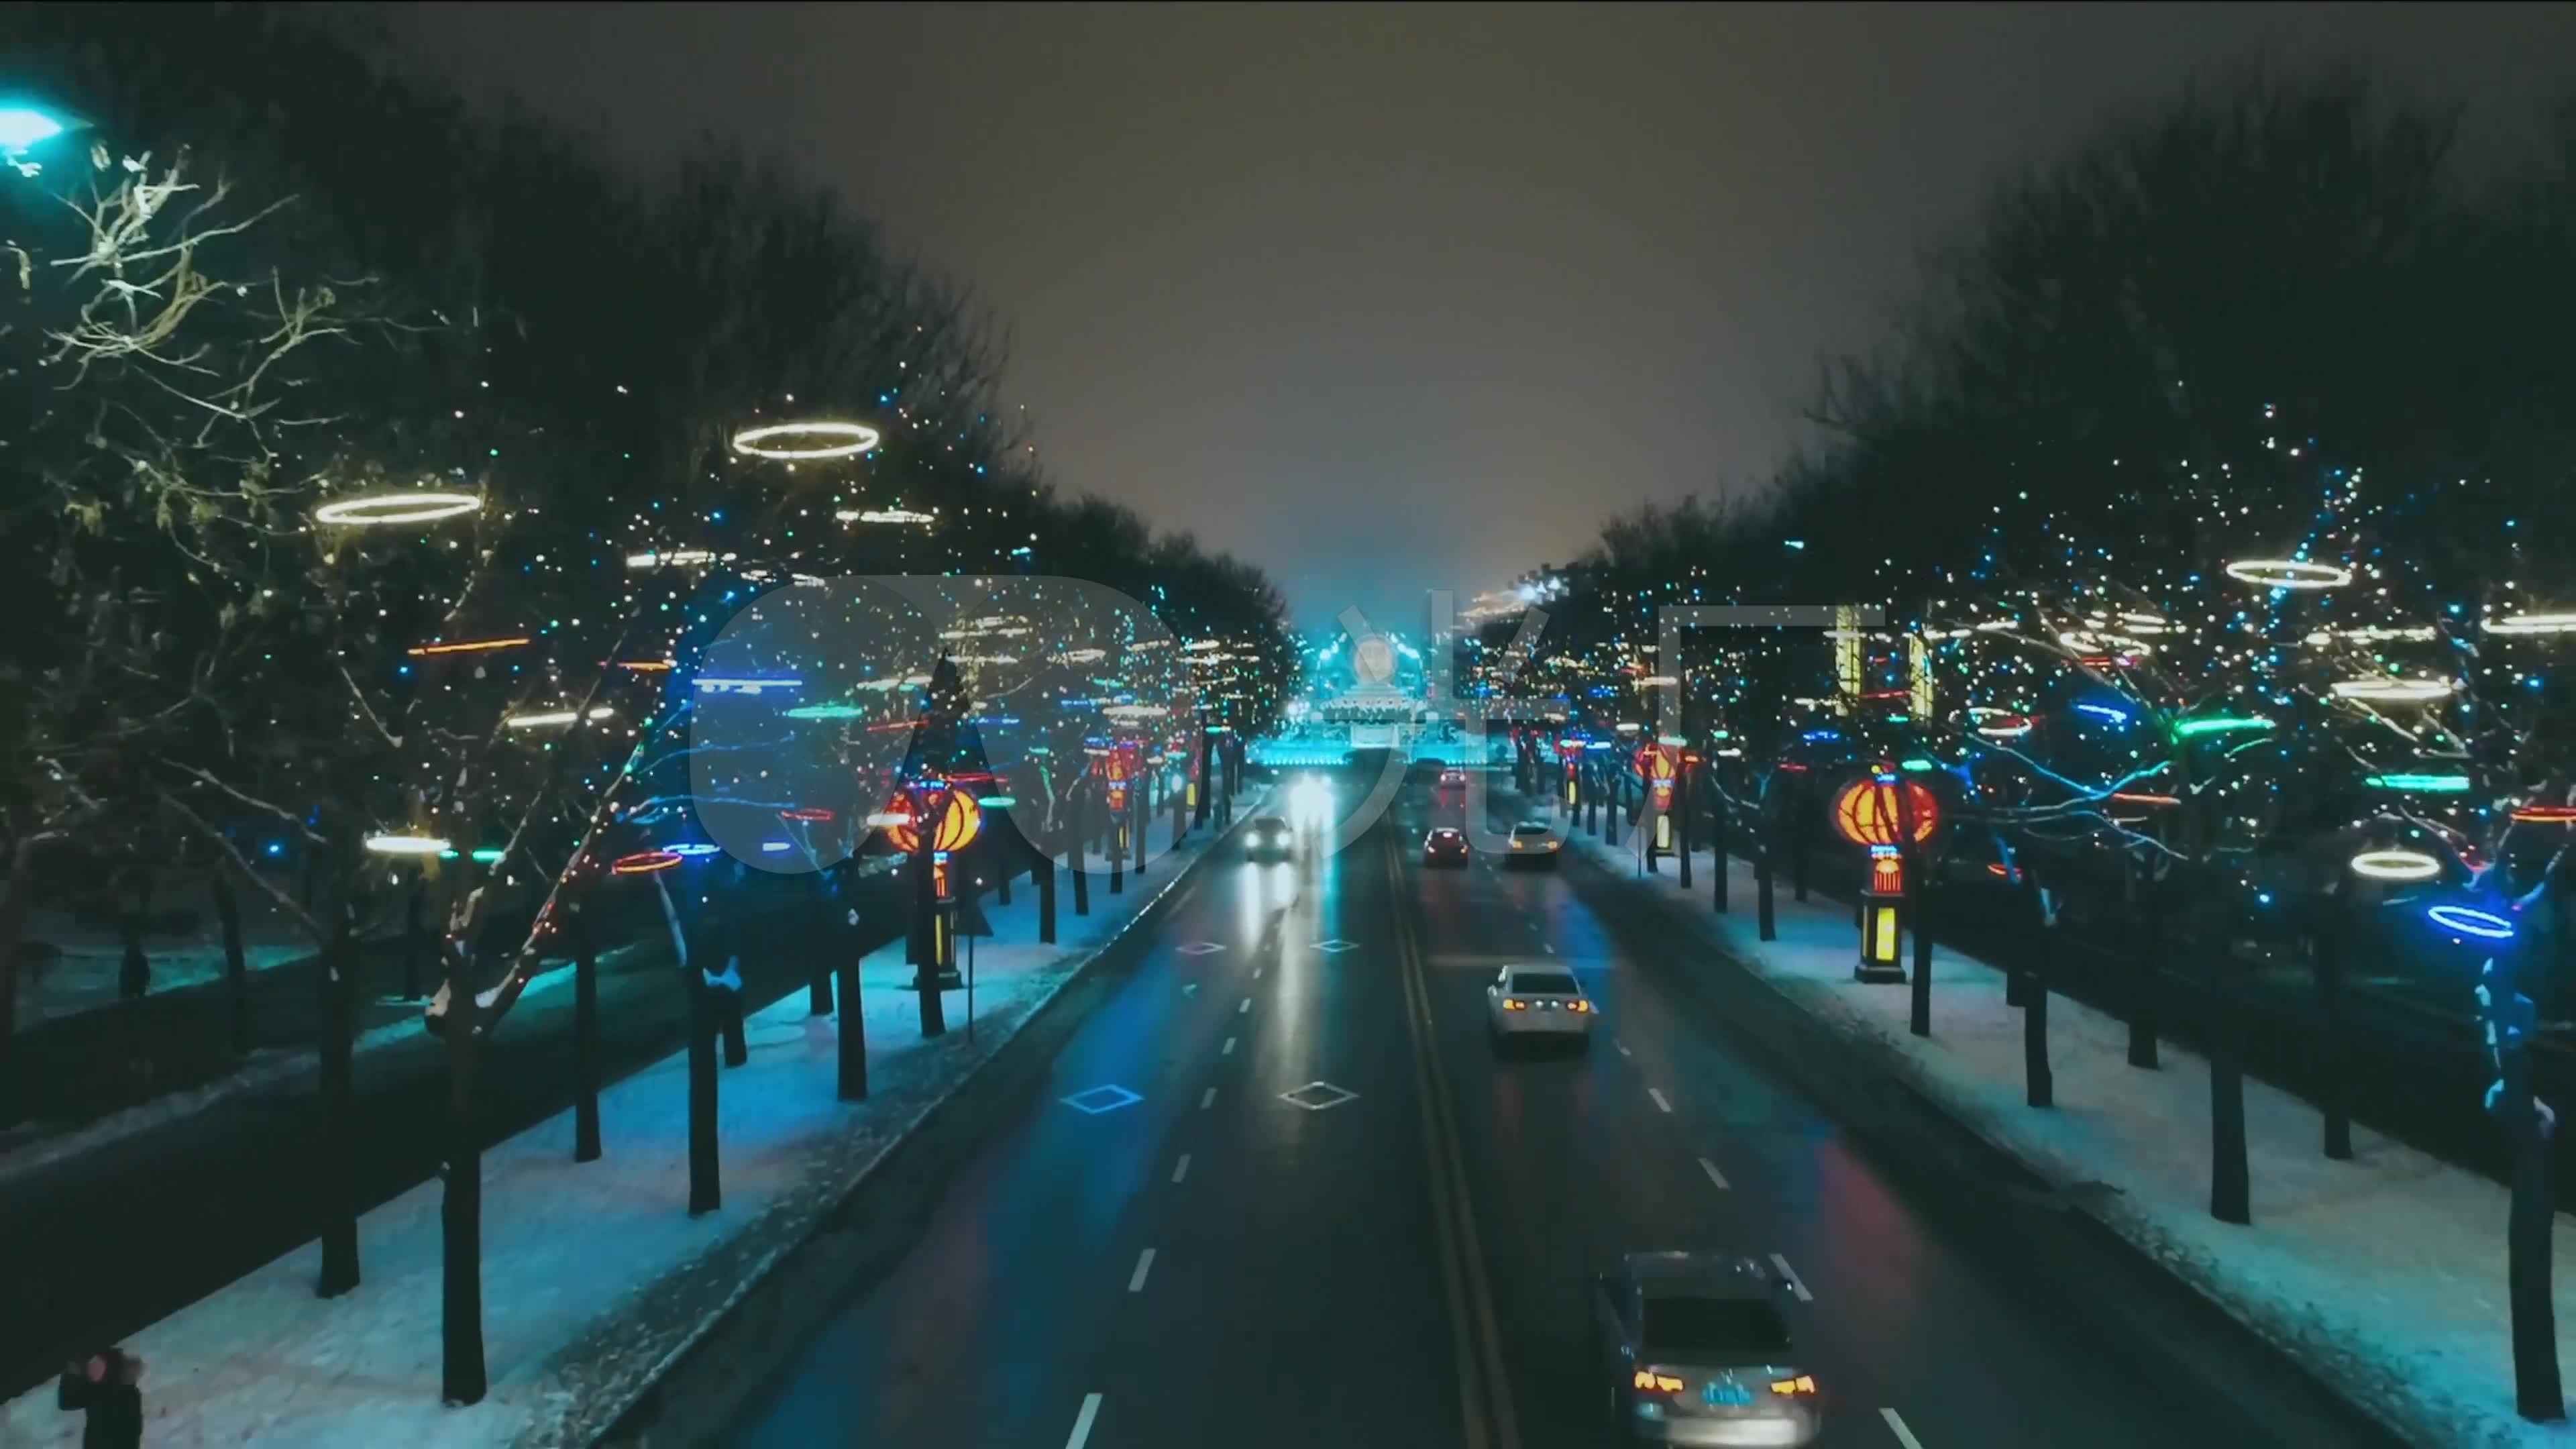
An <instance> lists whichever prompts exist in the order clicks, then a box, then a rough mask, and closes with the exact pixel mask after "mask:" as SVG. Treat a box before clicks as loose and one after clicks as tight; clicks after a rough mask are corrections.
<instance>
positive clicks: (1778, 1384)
mask: <svg viewBox="0 0 2576 1449" xmlns="http://www.w3.org/2000/svg"><path fill="white" fill-rule="evenodd" d="M1815 1391H1816V1376H1815V1375H1813V1374H1800V1375H1798V1376H1797V1377H1796V1378H1794V1379H1773V1380H1772V1381H1771V1392H1773V1393H1775V1394H1780V1395H1783V1396H1790V1397H1794V1396H1797V1395H1802V1394H1812V1393H1814V1392H1815Z"/></svg>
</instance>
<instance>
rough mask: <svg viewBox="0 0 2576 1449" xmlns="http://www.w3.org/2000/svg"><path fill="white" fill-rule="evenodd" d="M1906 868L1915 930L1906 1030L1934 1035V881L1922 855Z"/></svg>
mask: <svg viewBox="0 0 2576 1449" xmlns="http://www.w3.org/2000/svg"><path fill="white" fill-rule="evenodd" d="M1908 855H1909V857H1910V858H1909V859H1908V860H1907V861H1906V864H1905V895H1906V900H1905V923H1906V924H1907V925H1909V926H1912V927H1913V928H1914V975H1913V976H1912V977H1911V978H1910V979H1909V980H1908V981H1907V982H1906V991H1907V996H1908V1000H1907V1002H1906V1007H1905V1029H1906V1030H1907V1031H1909V1032H1911V1033H1913V1034H1914V1035H1916V1036H1930V1035H1931V1034H1932V877H1931V872H1930V868H1929V866H1928V864H1927V863H1926V862H1925V861H1924V859H1923V853H1922V852H1921V851H1912V852H1908Z"/></svg>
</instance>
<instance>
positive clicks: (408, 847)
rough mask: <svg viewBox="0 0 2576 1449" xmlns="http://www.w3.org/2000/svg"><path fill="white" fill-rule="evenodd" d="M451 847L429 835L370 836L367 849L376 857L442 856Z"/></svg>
mask: <svg viewBox="0 0 2576 1449" xmlns="http://www.w3.org/2000/svg"><path fill="white" fill-rule="evenodd" d="M450 848H451V847H450V846H449V845H448V843H447V842H446V841H444V840H440V839H438V838H437V837H436V836H430V835H370V836H368V837H367V849H369V850H371V851H373V852H375V853H376V854H378V855H443V854H445V853H446V852H447V851H448V850H449V849H450Z"/></svg>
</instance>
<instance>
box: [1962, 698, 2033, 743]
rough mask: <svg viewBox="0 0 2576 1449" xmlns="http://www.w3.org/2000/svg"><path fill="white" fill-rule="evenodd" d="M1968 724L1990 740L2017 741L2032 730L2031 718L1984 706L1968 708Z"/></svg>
mask: <svg viewBox="0 0 2576 1449" xmlns="http://www.w3.org/2000/svg"><path fill="white" fill-rule="evenodd" d="M1968 723H1969V727H1970V728H1972V729H1974V730H1975V731H1976V732H1977V733H1978V734H1980V735H1982V736H1984V737H1985V738H1987V739H1990V740H2017V739H2020V738H2021V737H2022V736H2024V735H2026V734H2029V733H2030V732H2031V729H2032V725H2031V721H2030V718H2029V716H2027V715H2018V714H2014V713H2013V712H2012V711H2010V710H2002V709H1993V708H1989V707H1987V706H1984V705H1970V706H1969V707H1968Z"/></svg>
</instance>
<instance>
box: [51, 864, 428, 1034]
mask: <svg viewBox="0 0 2576 1449" xmlns="http://www.w3.org/2000/svg"><path fill="white" fill-rule="evenodd" d="M280 889H288V890H291V889H293V887H292V885H291V883H282V884H281V885H280ZM239 898H240V902H241V915H242V964H243V965H244V966H245V967H247V968H248V969H250V970H252V971H265V970H267V969H268V968H270V967H272V966H278V965H283V964H285V963H286V962H289V961H300V960H303V959H304V958H306V957H308V956H311V955H313V954H315V952H314V947H313V942H312V938H311V937H309V936H307V935H306V934H305V933H304V931H303V930H302V928H300V927H298V926H297V925H296V924H295V923H294V921H293V919H292V918H291V917H289V916H288V915H287V914H286V913H285V912H283V911H281V910H279V909H278V908H277V905H276V902H274V901H273V900H271V899H270V898H269V896H268V893H267V892H265V891H257V890H244V891H242V892H240V896H239ZM145 919H146V922H147V924H148V926H149V927H151V928H150V929H147V930H146V931H145V932H144V934H143V954H144V956H145V957H146V958H147V959H148V960H149V961H150V962H151V964H152V986H151V989H152V990H153V991H154V992H155V993H159V992H163V991H176V990H178V989H179V988H181V987H183V986H200V985H203V984H205V983H206V982H209V981H216V980H220V979H222V977H223V974H224V939H223V928H222V925H221V924H220V922H219V920H218V918H217V917H216V915H215V907H214V897H213V893H212V891H211V889H210V888H209V887H208V885H207V881H206V876H205V873H204V872H202V871H196V872H170V873H167V874H166V875H165V876H164V878H163V879H162V880H161V881H160V882H159V883H158V884H157V885H156V887H155V889H154V891H153V893H152V904H151V909H150V910H148V911H147V912H146V913H145ZM371 924H372V925H374V926H375V927H376V928H378V929H381V928H382V927H383V926H384V924H385V923H384V922H375V923H371ZM174 925H175V926H183V927H184V929H179V930H162V929H158V928H159V927H162V926H174ZM23 938H24V941H25V943H26V945H27V947H28V948H29V949H27V950H26V951H25V952H24V954H22V955H21V956H20V958H19V968H18V1017H17V1029H18V1030H20V1031H27V1030H31V1029H33V1028H34V1027H35V1026H36V1025H37V1024H39V1023H41V1022H46V1021H51V1020H53V1019H54V1018H56V1017H63V1016H74V1015H77V1014H79V1013H81V1012H84V1011H94V1010H97V1009H98V1008H100V1007H103V1006H111V1005H114V1004H115V1002H116V978H117V973H118V970H119V968H120V967H121V966H122V965H123V963H124V960H125V946H124V943H123V942H121V941H119V940H118V939H117V937H116V931H115V930H114V928H113V927H112V926H110V925H108V924H107V923H105V922H104V921H103V920H97V919H82V918H81V917H79V916H76V914H75V913H74V912H73V911H72V910H71V909H70V908H69V907H68V906H66V905H64V904H63V903H61V902H39V903H38V904H37V905H35V906H34V907H32V908H31V909H30V910H29V911H28V912H27V925H26V929H25V931H24V933H23Z"/></svg>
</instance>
